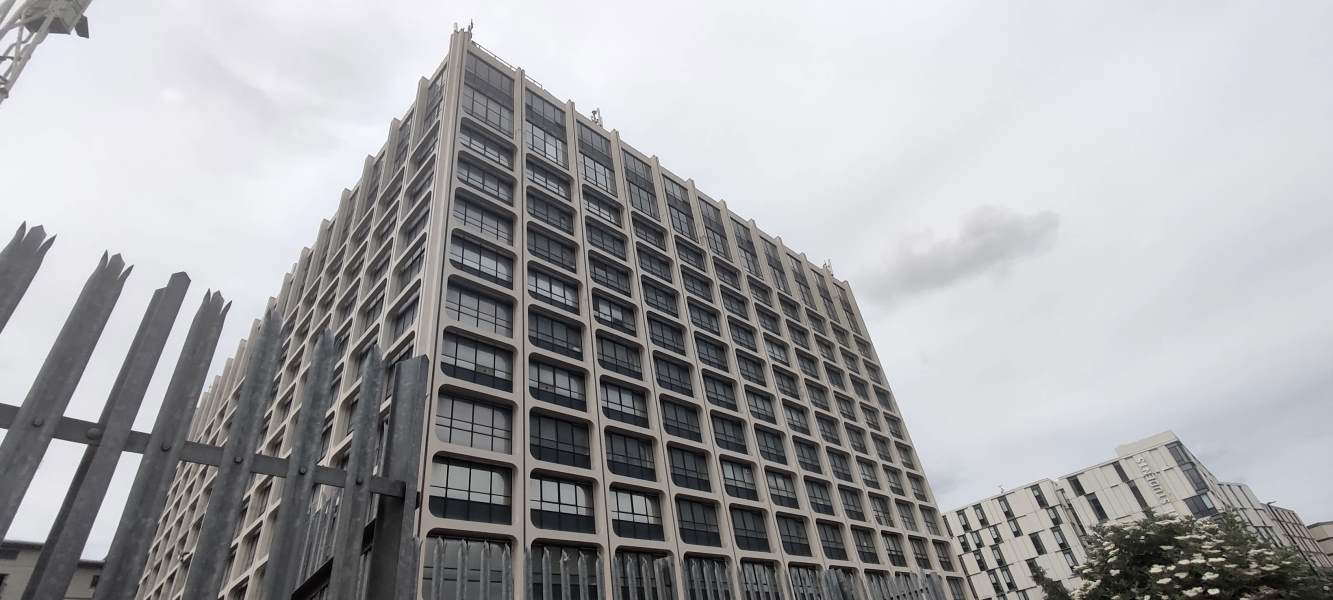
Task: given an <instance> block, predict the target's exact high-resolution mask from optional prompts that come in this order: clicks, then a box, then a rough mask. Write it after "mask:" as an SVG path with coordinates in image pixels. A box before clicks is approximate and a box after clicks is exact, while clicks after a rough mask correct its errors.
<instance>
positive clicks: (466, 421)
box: [435, 393, 514, 454]
mask: <svg viewBox="0 0 1333 600" xmlns="http://www.w3.org/2000/svg"><path fill="white" fill-rule="evenodd" d="M512 418H513V413H512V412H511V411H510V410H509V409H508V408H506V407H503V406H500V405H498V404H495V403H492V402H486V401H484V400H475V399H472V398H463V397H460V396H456V395H453V394H451V393H442V394H440V398H439V401H438V402H436V405H435V435H436V437H438V438H440V440H441V441H443V442H447V443H450V444H457V445H460V446H468V447H470V448H477V449H480V450H487V451H490V452H502V453H504V454H508V453H509V450H510V436H511V435H512V433H513V429H514V428H513V424H512V423H511V419H512Z"/></svg>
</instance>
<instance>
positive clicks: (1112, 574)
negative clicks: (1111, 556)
mask: <svg viewBox="0 0 1333 600" xmlns="http://www.w3.org/2000/svg"><path fill="white" fill-rule="evenodd" d="M1119 574H1120V569H1111V576H1112V577H1115V576H1116V575H1119Z"/></svg>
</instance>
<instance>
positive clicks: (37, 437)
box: [0, 254, 131, 539]
mask: <svg viewBox="0 0 1333 600" xmlns="http://www.w3.org/2000/svg"><path fill="white" fill-rule="evenodd" d="M130 271H131V269H128V268H126V267H125V261H124V260H123V259H121V257H120V255H119V254H117V255H115V256H111V257H108V256H107V255H106V254H102V260H101V262H100V263H98V265H97V268H96V269H94V270H93V274H92V275H91V276H89V277H88V282H87V283H85V284H84V286H83V291H82V292H80V293H79V299H78V300H76V301H75V302H74V308H73V309H72V310H71V311H70V313H69V317H68V318H66V319H65V325H64V326H63V327H61V328H60V334H59V335H57V336H56V341H55V344H53V345H52V346H51V351H50V353H48V354H47V355H46V362H44V363H42V369H41V370H40V371H38V373H37V379H36V380H35V381H33V384H32V388H30V389H29V390H28V396H27V397H26V398H24V399H23V405H22V406H20V407H19V410H18V413H17V415H16V416H15V418H14V423H13V426H12V428H11V429H10V430H9V431H8V433H6V435H5V439H4V442H0V481H3V482H4V485H3V486H0V539H3V538H4V537H5V534H7V533H9V526H10V525H11V524H13V522H14V515H15V514H16V513H18V508H19V504H20V503H22V502H23V495H24V494H26V493H27V492H28V486H30V485H32V477H33V475H34V474H36V473H37V466H38V465H39V464H41V462H42V457H43V456H44V455H45V454H46V449H47V447H49V446H50V445H51V438H52V437H53V436H54V435H55V429H56V424H57V423H58V422H59V420H60V416H61V415H63V414H64V413H65V407H67V406H68V405H69V400H70V398H71V397H72V396H73V395H74V388H75V387H77V386H78V384H79V379H81V378H82V377H83V370H84V369H85V368H86V367H87V366H88V359H89V357H91V356H92V353H93V348H94V347H96V346H97V340H98V339H99V338H101V337H102V329H103V328H105V327H106V322H107V319H109V318H110V317H111V310H112V309H114V308H115V306H116V300H118V299H119V298H120V292H121V290H122V289H124V287H125V279H126V278H127V277H129V275H130Z"/></svg>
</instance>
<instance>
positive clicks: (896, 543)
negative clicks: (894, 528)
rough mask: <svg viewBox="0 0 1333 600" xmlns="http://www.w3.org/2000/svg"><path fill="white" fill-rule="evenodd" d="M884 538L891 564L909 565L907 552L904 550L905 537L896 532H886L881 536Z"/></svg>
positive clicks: (885, 548)
mask: <svg viewBox="0 0 1333 600" xmlns="http://www.w3.org/2000/svg"><path fill="white" fill-rule="evenodd" d="M881 539H883V540H884V553H885V554H887V555H888V557H889V564H891V565H893V566H895V567H906V566H907V554H906V553H904V552H903V538H902V536H900V535H898V534H896V533H886V534H884V535H882V536H881Z"/></svg>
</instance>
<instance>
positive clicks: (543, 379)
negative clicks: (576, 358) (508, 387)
mask: <svg viewBox="0 0 1333 600" xmlns="http://www.w3.org/2000/svg"><path fill="white" fill-rule="evenodd" d="M528 392H529V393H531V394H532V396H533V397H534V398H536V399H538V400H541V401H543V402H550V403H552V404H558V405H560V406H564V407H567V408H572V409H574V410H587V409H588V401H587V395H586V393H585V392H584V386H583V375H582V374H581V373H576V372H574V371H570V370H568V369H562V368H560V367H557V366H554V365H550V364H547V363H542V362H537V361H532V362H529V363H528Z"/></svg>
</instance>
